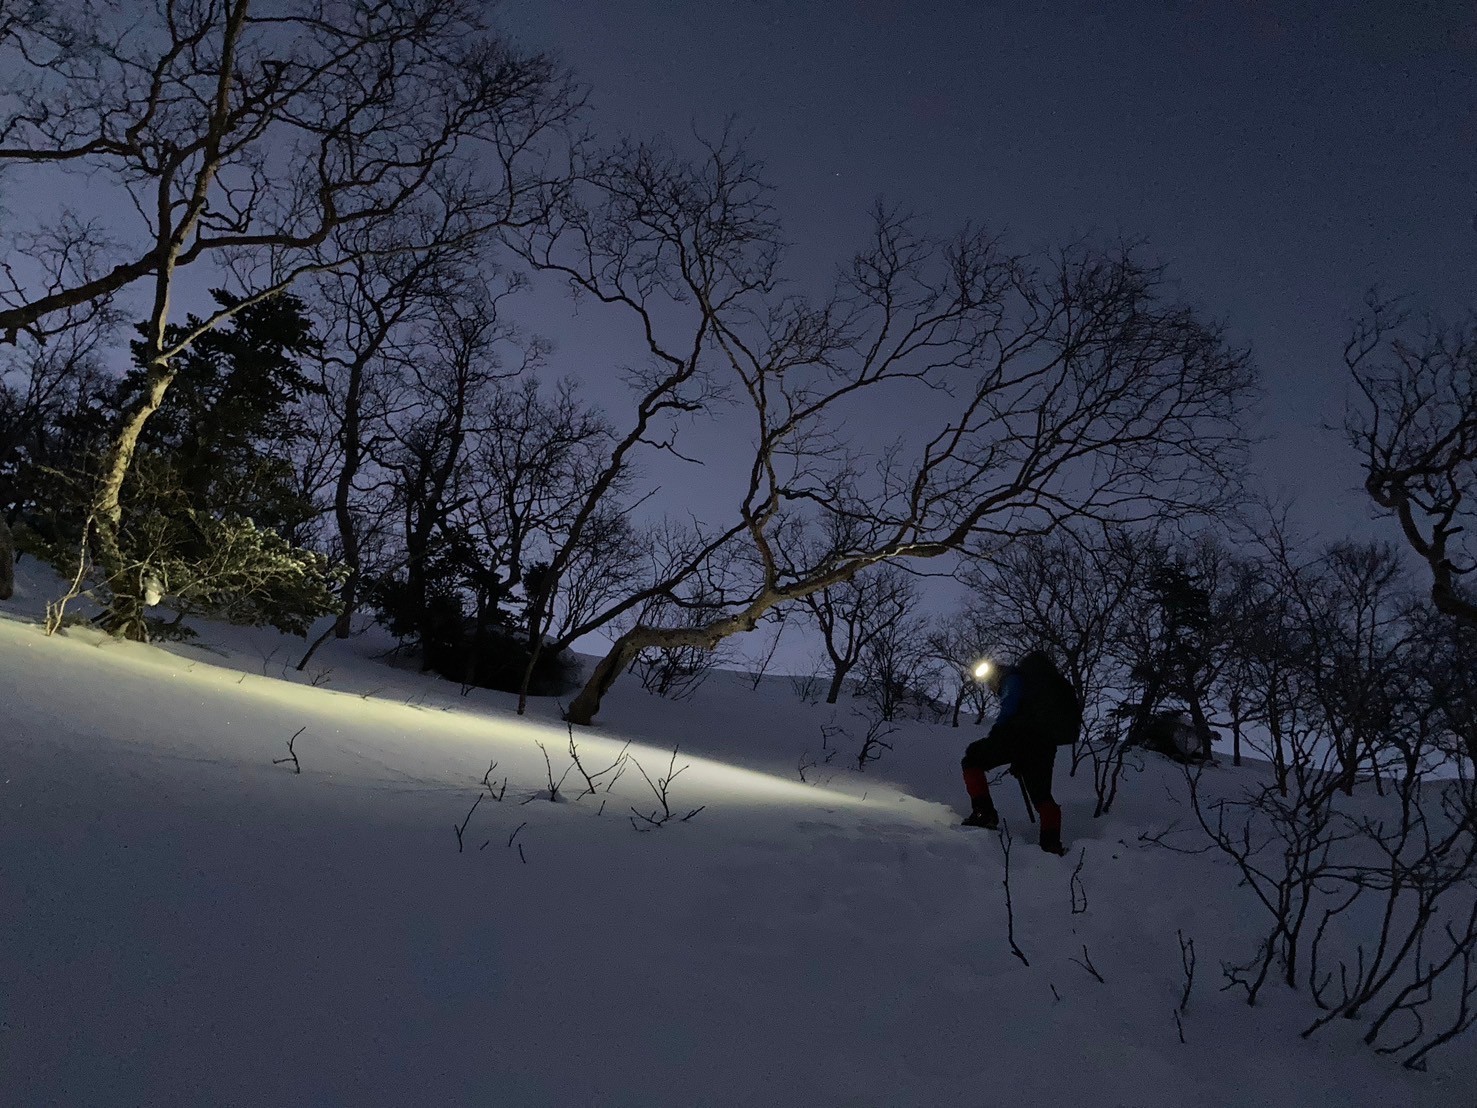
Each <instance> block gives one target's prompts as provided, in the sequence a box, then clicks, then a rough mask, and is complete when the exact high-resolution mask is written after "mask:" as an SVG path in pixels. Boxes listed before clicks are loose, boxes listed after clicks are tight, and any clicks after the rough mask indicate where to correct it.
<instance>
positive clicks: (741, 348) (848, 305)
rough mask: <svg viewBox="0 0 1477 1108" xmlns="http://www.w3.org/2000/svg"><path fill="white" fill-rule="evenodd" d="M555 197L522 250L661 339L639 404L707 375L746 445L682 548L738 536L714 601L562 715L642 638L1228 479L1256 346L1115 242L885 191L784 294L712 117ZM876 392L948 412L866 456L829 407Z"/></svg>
mask: <svg viewBox="0 0 1477 1108" xmlns="http://www.w3.org/2000/svg"><path fill="white" fill-rule="evenodd" d="M561 214H562V216H563V218H562V221H561V222H559V223H557V224H555V225H553V226H552V227H551V228H550V229H549V230H548V231H546V232H545V231H536V232H535V233H534V234H532V235H530V236H527V237H525V238H524V239H523V240H522V241H521V243H520V249H521V251H522V252H523V254H524V256H525V257H527V258H528V259H529V260H530V262H531V263H532V264H534V265H535V266H537V267H539V268H541V269H543V270H545V271H547V272H554V273H558V274H561V275H563V276H564V277H566V278H567V279H568V280H569V281H570V282H571V283H572V284H573V285H574V286H576V287H577V288H578V289H580V290H581V291H583V292H584V293H585V294H587V295H590V296H593V297H595V298H597V299H599V300H601V301H602V302H605V303H609V304H612V305H616V306H619V307H620V308H622V309H623V310H625V311H627V312H629V313H630V314H631V315H632V316H633V317H634V319H635V321H636V324H637V327H638V329H639V331H640V333H641V335H642V336H643V340H644V341H645V342H646V344H647V347H648V349H649V351H650V353H651V356H652V368H651V370H650V372H649V373H647V374H645V375H644V376H643V377H642V378H641V387H642V389H643V390H644V391H643V393H642V396H643V401H642V403H643V405H644V407H643V408H642V410H643V412H646V411H654V410H656V409H658V408H660V410H663V411H671V410H678V409H680V410H688V409H691V408H693V407H696V406H699V405H702V404H704V403H705V400H704V397H703V395H702V394H703V392H704V389H705V387H706V389H707V390H708V391H709V393H710V392H711V389H712V388H713V387H716V385H717V383H718V382H719V381H720V380H722V381H724V383H725V384H726V387H727V389H728V391H729V392H730V393H731V394H732V395H733V396H734V397H736V398H737V399H738V402H737V404H736V406H735V409H734V410H736V411H737V412H739V413H741V414H742V416H743V418H744V419H745V420H747V421H748V423H749V427H750V440H751V441H752V442H753V444H754V452H753V454H752V457H751V458H750V459H749V460H748V461H747V463H746V469H747V473H746V474H745V476H744V477H743V478H742V479H740V480H739V481H738V482H737V485H738V487H737V488H736V489H735V490H734V491H733V493H732V499H731V503H732V507H731V508H730V509H728V512H729V514H728V515H727V516H726V517H725V518H726V522H720V523H718V524H716V525H710V526H709V527H707V528H706V529H704V531H703V532H702V536H701V541H700V542H699V543H697V544H696V545H695V547H694V550H693V556H692V558H691V559H689V560H688V561H687V562H685V563H684V564H683V565H682V566H680V567H678V568H679V570H680V571H681V572H683V573H687V574H691V573H696V572H698V571H699V570H700V569H701V568H702V567H703V566H704V565H705V564H706V563H708V562H709V561H710V560H711V559H712V557H713V556H714V555H715V554H716V553H717V552H719V551H720V550H736V551H738V552H739V553H738V554H737V556H732V557H730V558H729V559H728V561H727V563H726V565H727V567H728V568H727V570H726V571H725V572H724V574H722V575H721V577H720V576H719V575H718V574H715V573H711V572H708V573H707V574H706V575H707V577H708V578H709V579H710V580H711V582H712V587H713V588H714V589H715V590H716V592H717V594H718V596H719V597H720V598H721V601H722V613H721V614H720V615H719V616H717V617H716V618H714V619H713V620H712V621H710V622H709V623H708V624H706V625H705V626H702V627H690V626H680V627H666V626H652V625H647V624H641V623H638V624H637V625H636V626H635V627H633V628H631V629H630V630H628V631H627V632H625V633H624V634H622V635H621V636H620V637H619V638H618V639H617V640H616V642H615V644H614V645H613V647H612V650H611V651H610V653H609V654H608V655H607V656H606V657H605V658H604V659H602V660H601V662H600V663H599V664H598V665H597V666H596V668H595V670H594V672H593V673H592V675H591V677H590V679H589V682H588V683H587V685H586V686H585V688H584V689H583V690H582V691H581V693H580V694H579V695H578V696H577V697H576V698H575V699H574V701H573V702H572V703H571V704H570V706H569V709H568V718H569V719H570V720H572V721H574V722H576V723H588V722H590V721H591V720H592V719H593V717H594V715H595V713H596V711H597V710H598V707H599V702H600V697H601V696H602V695H603V694H604V692H605V691H606V690H607V689H608V688H609V687H610V685H611V683H612V682H613V681H614V680H615V679H616V677H617V675H618V674H619V673H621V672H622V671H624V669H625V668H626V666H627V665H628V664H629V660H630V658H631V657H633V656H635V655H636V654H637V653H639V652H640V651H642V650H644V649H647V648H649V647H667V646H680V645H692V646H699V647H705V648H711V647H712V646H714V645H716V644H717V643H718V642H719V641H721V640H722V639H724V638H725V637H727V636H728V635H731V634H733V633H736V632H739V631H745V630H751V629H752V628H753V627H755V626H756V625H757V623H758V621H759V620H760V618H761V617H762V616H763V615H764V614H765V613H766V612H768V611H770V610H771V609H773V608H775V607H776V606H778V605H781V604H785V603H789V602H791V601H795V600H799V599H801V598H803V597H805V596H808V595H810V594H812V593H815V592H818V591H820V590H822V589H825V588H829V587H831V586H834V585H837V584H840V583H842V582H844V581H847V580H849V579H851V578H852V577H854V576H855V575H856V574H858V573H859V572H861V571H862V570H864V569H867V568H868V567H870V566H875V565H877V564H879V563H882V562H885V561H888V560H891V559H895V558H930V557H937V556H940V555H945V554H949V553H952V552H954V551H957V550H960V549H963V548H965V547H968V546H970V545H975V546H978V547H980V548H984V549H989V548H992V547H1000V546H1004V545H1006V544H1008V542H1009V541H1011V540H1012V539H1014V538H1015V537H1017V536H1019V535H1021V534H1024V533H1030V532H1033V531H1035V532H1046V531H1049V530H1051V529H1052V528H1053V527H1055V526H1057V525H1058V524H1060V523H1062V522H1064V521H1066V520H1068V519H1071V518H1076V517H1080V516H1091V517H1097V518H1104V519H1109V518H1111V519H1114V520H1118V521H1120V522H1122V521H1127V520H1133V519H1142V518H1146V517H1148V516H1150V515H1153V514H1156V513H1158V512H1161V511H1163V510H1165V509H1168V508H1173V509H1175V510H1184V511H1190V510H1196V509H1201V508H1205V507H1207V506H1208V505H1210V504H1211V503H1212V502H1217V503H1218V502H1220V501H1221V500H1222V499H1223V497H1224V495H1225V493H1226V490H1227V489H1228V488H1230V487H1233V485H1234V481H1233V473H1232V470H1233V469H1234V467H1235V465H1236V463H1237V460H1238V459H1239V458H1240V456H1241V453H1242V450H1241V447H1242V444H1243V440H1242V437H1241V432H1240V431H1239V430H1238V429H1237V427H1236V422H1235V420H1236V416H1237V413H1238V410H1239V407H1240V404H1241V402H1242V399H1243V398H1244V397H1245V395H1246V393H1247V390H1248V389H1249V387H1250V385H1251V380H1252V374H1251V371H1250V369H1249V365H1248V360H1247V358H1246V356H1245V355H1244V353H1242V352H1240V351H1236V350H1233V349H1231V348H1229V347H1228V346H1227V344H1226V342H1225V340H1224V338H1223V336H1222V334H1221V332H1220V330H1219V329H1217V328H1216V327H1214V326H1212V325H1209V324H1206V323H1204V322H1202V321H1200V320H1198V319H1197V318H1196V317H1195V315H1194V314H1193V313H1192V312H1191V311H1190V310H1189V309H1188V308H1186V307H1184V306H1182V305H1178V304H1173V303H1169V302H1167V301H1166V300H1165V298H1164V295H1163V285H1162V279H1161V274H1160V272H1159V271H1158V270H1157V269H1154V268H1152V267H1150V266H1147V265H1144V264H1143V263H1141V262H1139V261H1138V260H1137V259H1136V258H1135V257H1134V253H1133V251H1132V250H1130V249H1126V248H1125V249H1115V250H1100V249H1096V248H1094V247H1091V246H1089V245H1085V244H1078V245H1074V246H1071V247H1069V248H1066V249H1064V250H1061V251H1059V252H1057V253H1056V254H1054V255H1053V256H1051V257H1050V258H1047V259H1044V260H1042V261H1040V262H1037V263H1033V262H1030V261H1029V260H1027V259H1025V258H1022V257H1017V256H1013V255H1010V254H1008V253H1006V252H1005V251H1004V250H1003V249H1002V248H1001V246H1000V245H999V243H998V242H997V241H996V240H994V239H992V238H990V237H989V236H987V235H985V234H982V233H980V232H978V231H975V230H966V231H964V232H962V233H960V234H958V235H956V236H954V237H953V238H951V239H948V240H945V241H938V240H934V239H931V238H929V237H927V236H924V235H922V234H920V233H919V232H918V231H917V230H916V229H915V228H914V226H913V223H912V221H910V220H908V219H906V218H904V217H903V216H902V215H901V214H900V213H898V212H896V211H893V210H889V209H883V208H879V210H878V211H877V212H876V213H875V218H874V221H873V231H872V236H871V239H870V242H869V244H868V245H867V247H866V248H865V249H864V250H863V251H862V252H861V253H860V254H859V255H858V256H857V257H856V258H855V259H854V260H853V262H852V263H851V264H850V265H849V266H847V267H845V268H844V269H843V270H842V271H841V273H840V274H839V275H838V278H837V282H836V286H835V289H834V291H833V292H832V294H831V295H830V296H829V297H828V298H827V299H826V300H824V301H823V302H820V303H813V302H810V301H808V300H806V299H804V298H803V297H799V296H792V297H788V298H783V299H780V298H777V297H776V295H775V293H774V289H775V288H776V286H777V282H778V281H779V277H780V273H779V264H780V260H781V254H782V252H781V247H780V240H779V233H778V229H777V227H776V226H775V223H774V220H773V217H772V214H771V212H770V209H769V204H768V190H767V188H766V186H765V185H764V183H763V181H762V178H761V177H760V175H759V172H758V170H757V168H756V167H755V166H754V164H753V163H752V162H751V161H750V160H749V159H748V158H747V156H746V155H745V154H744V152H743V150H742V148H741V146H740V145H739V144H738V143H737V142H735V141H734V140H733V139H732V138H731V137H727V136H725V138H724V139H722V140H720V141H719V142H717V143H714V144H712V145H711V146H709V147H708V148H707V152H706V156H705V160H704V161H703V162H702V163H701V164H700V165H690V164H688V163H687V162H685V161H684V160H683V159H682V158H680V157H679V156H677V155H675V154H673V153H672V152H671V151H670V150H667V149H663V148H658V147H652V146H629V147H625V148H622V149H620V150H618V151H616V152H614V153H613V154H612V155H610V156H609V157H608V158H606V159H605V160H603V161H601V162H600V163H599V164H598V165H597V166H595V167H593V168H592V169H591V170H590V171H589V172H587V173H586V174H584V175H583V182H582V184H581V186H580V187H579V188H578V189H576V190H575V194H574V196H573V197H572V200H571V204H570V206H569V207H568V208H567V209H566V210H565V211H564V212H562V213H561ZM720 371H721V372H722V373H723V374H724V375H725V377H724V378H719V377H718V376H717V375H718V374H719V373H720ZM884 392H885V394H886V396H887V398H888V402H889V403H899V402H902V403H907V402H908V401H907V400H906V399H903V398H906V397H909V396H913V397H914V398H915V399H916V401H917V403H918V405H919V407H920V409H922V410H925V411H931V412H936V413H938V415H937V423H936V424H935V427H936V430H935V431H934V432H933V433H932V434H931V435H927V436H924V437H922V438H920V439H918V440H916V441H911V442H899V443H896V444H894V445H893V446H891V447H890V448H889V449H887V450H885V451H884V452H883V453H881V454H880V455H878V456H873V457H867V456H866V455H865V454H864V453H863V452H861V451H860V450H858V449H857V448H856V447H855V446H854V445H853V444H852V443H851V442H850V441H849V440H848V439H847V436H846V431H845V428H846V427H847V426H848V422H847V421H848V417H860V413H862V412H864V411H865V409H866V407H867V400H868V397H870V396H872V395H880V394H883V393H884ZM946 401H947V403H946ZM632 434H633V435H634V439H633V440H632V441H641V440H642V439H644V438H646V437H647V432H646V431H645V429H644V426H638V428H637V429H636V430H634V431H633V432H632ZM833 517H841V518H843V519H846V520H848V521H850V523H851V526H850V527H849V528H848V530H849V531H850V533H851V534H854V535H855V536H856V537H855V540H854V541H853V542H851V543H850V544H849V545H848V546H847V547H846V548H845V549H840V550H835V551H830V552H828V553H827V554H826V555H825V556H824V557H822V558H821V559H819V560H812V559H808V558H803V557H801V556H800V553H799V552H800V551H802V550H803V549H804V546H803V544H798V543H795V542H793V541H790V540H791V539H792V538H793V534H794V531H795V529H796V528H800V529H804V528H809V527H818V528H824V527H825V526H826V523H827V521H828V520H829V519H831V518H833ZM824 546H825V544H816V548H821V549H823V548H824ZM651 587H652V588H653V589H656V590H658V591H670V590H671V588H672V587H673V586H672V582H671V580H670V579H668V580H665V581H662V582H658V583H657V584H654V585H653V586H651ZM627 599H628V601H629V605H628V608H629V607H634V606H635V605H637V604H639V603H640V602H641V597H639V596H638V597H632V598H627ZM623 603H625V602H623Z"/></svg>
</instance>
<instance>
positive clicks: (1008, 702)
mask: <svg viewBox="0 0 1477 1108" xmlns="http://www.w3.org/2000/svg"><path fill="white" fill-rule="evenodd" d="M985 682H986V684H987V685H988V686H989V688H990V691H991V692H993V693H994V694H995V695H996V696H997V697H998V698H999V700H1000V711H999V714H997V715H996V716H995V723H994V725H993V726H992V727H991V728H990V733H989V734H988V735H986V736H985V737H984V738H982V739H976V740H975V741H974V742H972V743H970V744H969V746H968V748H967V749H966V750H965V751H964V757H963V758H961V759H960V761H959V764H960V766H961V767H962V768H963V770H964V787H965V789H967V790H968V792H969V803H970V812H969V815H968V816H966V817H965V819H964V826H966V827H984V828H986V829H988V830H991V831H993V830H994V829H995V828H997V827H999V826H1000V814H999V813H998V812H996V811H995V805H994V802H993V801H991V799H990V783H989V780H988V779H987V778H986V776H985V775H986V773H987V772H988V771H989V770H992V769H995V768H997V767H998V766H1003V765H1009V766H1010V772H1011V773H1012V774H1013V775H1014V776H1015V777H1017V778H1019V779H1020V782H1021V784H1022V786H1023V787H1024V788H1025V792H1026V795H1027V797H1028V798H1029V799H1030V802H1031V804H1032V805H1034V806H1035V808H1036V811H1037V812H1039V813H1040V814H1041V849H1042V850H1044V851H1046V852H1047V853H1048V854H1065V853H1066V848H1065V847H1064V846H1062V810H1061V808H1060V807H1059V806H1058V805H1057V802H1056V800H1055V799H1053V797H1052V795H1051V771H1052V767H1053V765H1054V763H1055V762H1056V748H1057V747H1058V746H1070V745H1071V744H1072V743H1074V742H1076V741H1077V733H1078V731H1079V730H1080V729H1081V727H1082V709H1081V706H1080V704H1079V703H1078V701H1077V694H1076V692H1075V691H1074V690H1073V688H1072V684H1071V682H1070V681H1068V680H1067V679H1066V678H1065V677H1063V676H1062V674H1061V671H1060V670H1058V669H1057V668H1056V666H1055V665H1054V664H1053V663H1052V660H1051V659H1050V658H1049V657H1048V656H1047V655H1046V654H1045V653H1044V652H1043V651H1040V650H1033V651H1031V652H1030V653H1029V654H1027V655H1026V656H1025V657H1023V658H1022V659H1021V660H1020V661H1018V662H1016V664H1015V665H1013V666H1003V667H997V668H992V669H991V670H990V672H989V673H988V674H987V676H986V677H985Z"/></svg>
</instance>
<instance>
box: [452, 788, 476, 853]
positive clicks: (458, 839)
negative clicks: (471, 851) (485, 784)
mask: <svg viewBox="0 0 1477 1108" xmlns="http://www.w3.org/2000/svg"><path fill="white" fill-rule="evenodd" d="M482 795H483V794H482V793H478V794H477V799H476V800H474V801H472V806H471V807H470V808H468V809H467V818H466V819H464V820H462V822H461V826H459V827H456V828H455V830H456V852H457V853H458V854H460V853H461V852H462V833H463V832H464V831H466V829H467V824H469V823H471V822H472V813H473V812H475V811H476V810H477V805H479V804H481V803H482Z"/></svg>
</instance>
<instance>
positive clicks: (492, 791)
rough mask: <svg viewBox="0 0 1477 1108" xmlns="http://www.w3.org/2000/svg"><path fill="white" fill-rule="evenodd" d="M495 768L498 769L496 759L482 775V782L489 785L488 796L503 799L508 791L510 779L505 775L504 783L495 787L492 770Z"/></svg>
mask: <svg viewBox="0 0 1477 1108" xmlns="http://www.w3.org/2000/svg"><path fill="white" fill-rule="evenodd" d="M495 769H497V761H496V760H494V761H493V762H492V764H491V765H489V766H488V767H487V772H486V773H484V774H483V775H482V784H483V785H485V786H486V787H487V795H488V796H490V797H492V799H493V800H497V801H501V800H502V798H503V796H504V794H506V793H507V791H508V779H507V778H506V777H504V778H503V783H502V784H501V785H498V786H496V787H494V786H493V784H492V771H493V770H495Z"/></svg>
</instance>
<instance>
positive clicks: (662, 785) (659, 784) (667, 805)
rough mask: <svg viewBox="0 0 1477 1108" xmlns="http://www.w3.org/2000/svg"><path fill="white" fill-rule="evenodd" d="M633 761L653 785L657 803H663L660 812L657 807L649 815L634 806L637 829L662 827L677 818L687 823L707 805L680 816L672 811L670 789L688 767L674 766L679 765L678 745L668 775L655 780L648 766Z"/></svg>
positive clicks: (633, 824) (632, 819)
mask: <svg viewBox="0 0 1477 1108" xmlns="http://www.w3.org/2000/svg"><path fill="white" fill-rule="evenodd" d="M631 761H632V762H635V764H636V768H637V769H638V770H639V771H640V772H641V776H642V777H644V778H646V783H647V784H648V785H650V786H651V791H652V792H653V793H655V794H656V799H657V803H658V804H660V805H661V809H660V812H658V811H657V810H656V809H653V810H652V813H651V815H649V816H646V815H642V814H641V813H640V812H638V811H637V810H636V809H635V808H634V807H633V808H632V809H631V813H632V815H631V826H632V827H634V828H635V829H636V830H637V831H651V830H653V829H654V828H657V827H660V826H662V824H664V823H667V822H669V821H670V820H672V819H676V820H677V822H678V823H686V822H687V821H688V820H690V819H691V818H692V817H693V816H695V815H697V814H698V813H699V812H701V811H702V810H703V809H704V808H706V807H707V805H706V804H703V805H700V806H698V807H696V808H694V809H693V810H692V811H690V812H688V813H687V815H685V816H680V817H679V816H677V814H676V813H675V812H673V811H672V804H671V799H670V797H669V796H668V790H669V789H670V788H671V785H672V782H673V781H675V780H676V779H677V777H678V775H680V774H681V773H682V771H683V770H685V769H687V767H686V766H683V767H682V769H675V768H674V767H675V766H676V765H677V748H676V747H673V748H672V757H671V760H670V761H668V762H667V775H666V776H665V777H658V778H657V779H656V780H655V781H653V780H652V779H651V775H650V774H648V773H647V772H646V768H645V767H644V766H643V765H642V764H641V763H640V762H637V761H636V759H635V758H632V759H631ZM637 820H640V821H641V823H644V824H646V825H647V826H645V827H642V826H641V824H640V823H637V822H636V821H637Z"/></svg>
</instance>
